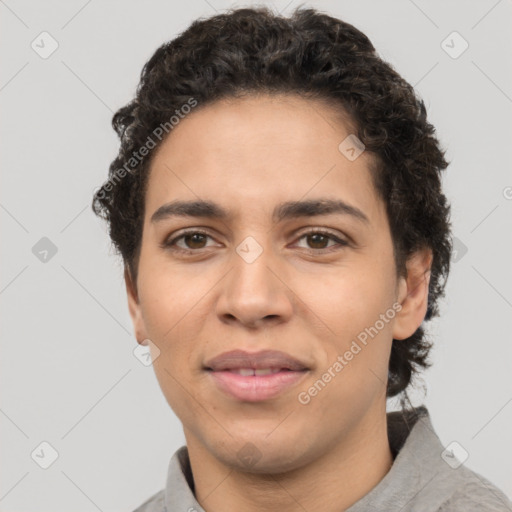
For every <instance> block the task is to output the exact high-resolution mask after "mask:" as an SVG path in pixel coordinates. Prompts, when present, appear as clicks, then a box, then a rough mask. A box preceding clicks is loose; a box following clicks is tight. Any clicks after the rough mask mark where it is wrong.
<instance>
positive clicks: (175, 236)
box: [160, 226, 350, 254]
mask: <svg viewBox="0 0 512 512" xmlns="http://www.w3.org/2000/svg"><path fill="white" fill-rule="evenodd" d="M194 234H201V235H204V236H206V237H209V238H212V239H214V236H213V235H211V234H210V233H209V232H208V230H206V229H205V228H199V227H198V228H184V229H183V230H179V231H177V232H176V233H172V234H171V235H170V236H168V237H167V238H165V240H164V241H163V242H162V243H161V244H160V247H161V248H162V249H168V248H170V247H172V246H174V245H175V243H176V242H177V241H178V240H180V239H182V238H183V237H185V236H187V235H194ZM309 234H320V235H324V236H326V237H328V238H330V239H331V240H332V241H334V242H336V244H337V246H341V247H346V246H349V245H350V240H349V239H347V238H348V237H347V236H346V235H343V236H342V237H340V236H338V234H337V233H334V232H332V231H331V230H329V229H327V228H320V227H314V226H310V227H309V228H305V230H303V231H301V230H297V231H296V232H295V233H294V234H293V236H294V240H296V241H298V240H300V239H302V238H304V237H305V236H307V235H309ZM202 249H207V247H203V248H201V249H183V248H182V247H175V248H173V250H175V251H177V252H184V253H199V252H200V251H201V250H202ZM302 249H304V250H306V251H309V252H311V253H317V254H322V253H324V254H325V253H326V252H330V251H332V250H333V249H336V245H335V246H331V247H325V248H323V249H309V248H304V247H302Z"/></svg>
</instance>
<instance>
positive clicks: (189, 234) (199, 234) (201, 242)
mask: <svg viewBox="0 0 512 512" xmlns="http://www.w3.org/2000/svg"><path fill="white" fill-rule="evenodd" d="M208 238H212V237H211V236H210V235H209V234H208V233H206V232H204V231H198V230H197V229H195V230H193V231H192V230H191V231H185V232H182V233H181V234H180V235H179V236H176V237H174V238H172V239H169V240H166V241H165V242H164V243H163V244H162V247H171V248H173V249H174V248H175V247H174V246H176V249H177V250H178V251H183V252H187V253H191V252H195V251H196V250H200V249H205V248H206V247H208V246H206V245H205V242H206V240H207V239H208ZM178 241H182V242H183V243H184V244H185V246H183V245H181V246H180V245H178V244H177V242H178Z"/></svg>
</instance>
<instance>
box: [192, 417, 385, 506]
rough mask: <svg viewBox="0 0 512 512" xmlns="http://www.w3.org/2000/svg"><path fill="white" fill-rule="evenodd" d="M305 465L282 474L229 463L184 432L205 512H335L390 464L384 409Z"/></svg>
mask: <svg viewBox="0 0 512 512" xmlns="http://www.w3.org/2000/svg"><path fill="white" fill-rule="evenodd" d="M383 412H384V413H383V414H381V415H380V416H379V419H378V420H375V419H374V418H368V419H367V420H365V421H363V422H361V423H359V424H358V425H357V426H356V427H355V428H354V429H353V431H352V432H350V433H349V434H348V435H344V437H343V439H342V440H341V441H340V442H338V444H337V445H335V446H333V447H331V449H329V450H328V451H327V452H326V453H323V454H321V455H320V456H319V457H317V458H315V459H313V460H311V461H310V462H309V463H307V464H305V465H303V466H301V467H299V468H297V469H294V470H292V471H288V472H286V473H281V474H255V473H248V472H244V471H240V470H239V469H238V468H233V467H227V466H226V465H224V464H223V463H221V462H220V461H219V460H218V459H217V458H215V457H214V456H213V455H212V453H211V452H209V451H208V450H207V449H206V448H205V447H204V445H203V444H201V443H200V442H199V441H198V440H197V438H195V437H194V436H193V435H191V434H190V432H189V431H185V437H186V439H187V447H188V452H189V458H190V464H191V468H192V473H193V477H194V484H195V495H196V498H197V500H198V502H199V503H200V504H201V506H202V507H203V508H204V509H205V510H206V511H207V512H235V511H239V510H244V511H247V512H256V511H258V512H259V511H261V510H266V511H269V512H278V511H279V512H286V511H297V510H301V511H302V510H307V511H309V512H315V511H322V512H331V511H332V512H335V511H336V512H339V511H340V510H345V509H347V508H348V507H350V506H351V505H353V504H354V503H356V502H357V501H358V500H359V499H361V498H362V497H363V496H365V495H366V494H368V492H370V491H371V490H372V489H373V488H374V487H375V486H376V485H377V484H378V483H379V482H380V481H381V480H382V478H384V476H385V475H386V473H387V472H388V471H389V469H390V468H391V465H392V464H393V457H392V454H391V450H390V447H389V441H388V436H387V423H386V414H385V408H384V411H383Z"/></svg>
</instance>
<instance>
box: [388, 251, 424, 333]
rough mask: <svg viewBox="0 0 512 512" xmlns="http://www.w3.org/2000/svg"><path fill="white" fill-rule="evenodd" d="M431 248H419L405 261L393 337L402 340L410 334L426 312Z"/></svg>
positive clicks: (419, 323)
mask: <svg viewBox="0 0 512 512" xmlns="http://www.w3.org/2000/svg"><path fill="white" fill-rule="evenodd" d="M431 266H432V250H431V249H430V248H425V249H421V250H419V251H417V252H415V253H414V254H413V255H412V256H411V257H410V258H409V260H408V261H407V277H402V278H400V283H399V292H398V301H399V302H400V304H401V310H400V312H399V313H398V314H397V315H396V317H395V322H394V324H393V338H394V339H396V340H403V339H406V338H408V337H410V336H412V335H413V334H414V333H415V332H416V330H417V329H418V327H419V326H420V325H421V323H422V322H423V319H424V318H425V315H426V313H427V306H428V289H429V283H430V269H431Z"/></svg>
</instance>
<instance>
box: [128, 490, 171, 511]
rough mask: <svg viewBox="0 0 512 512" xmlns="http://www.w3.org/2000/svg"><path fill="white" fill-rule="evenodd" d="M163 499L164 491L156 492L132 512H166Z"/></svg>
mask: <svg viewBox="0 0 512 512" xmlns="http://www.w3.org/2000/svg"><path fill="white" fill-rule="evenodd" d="M164 497H165V494H164V490H161V491H158V492H157V493H156V494H154V495H153V496H151V498H149V499H148V500H146V501H145V502H144V503H143V504H142V505H140V506H139V507H138V508H136V509H135V510H134V511H133V512H166V511H165V504H164Z"/></svg>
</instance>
